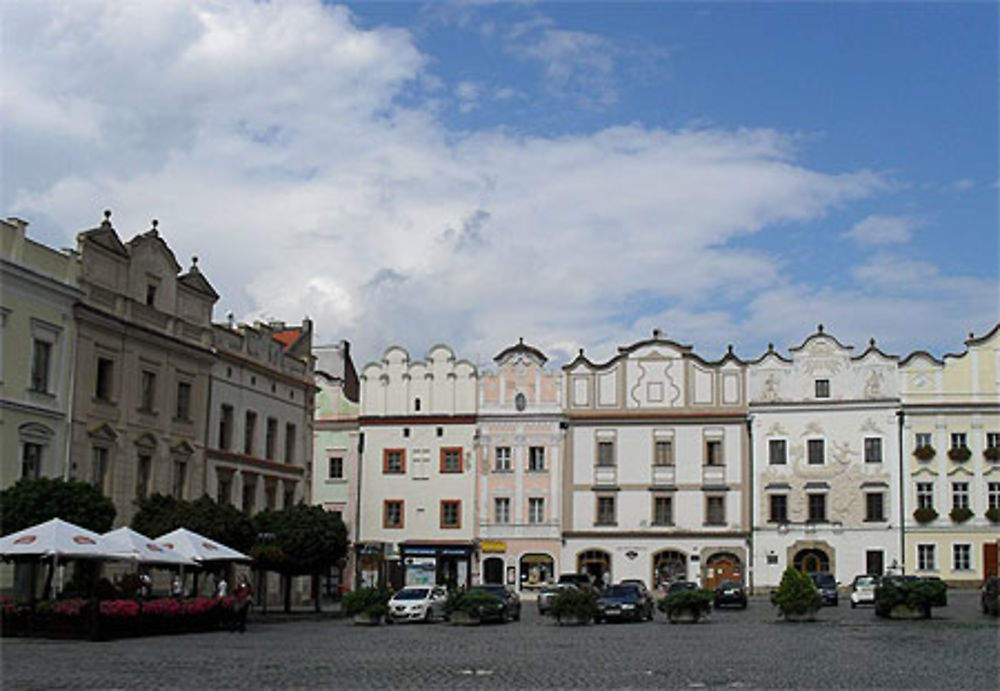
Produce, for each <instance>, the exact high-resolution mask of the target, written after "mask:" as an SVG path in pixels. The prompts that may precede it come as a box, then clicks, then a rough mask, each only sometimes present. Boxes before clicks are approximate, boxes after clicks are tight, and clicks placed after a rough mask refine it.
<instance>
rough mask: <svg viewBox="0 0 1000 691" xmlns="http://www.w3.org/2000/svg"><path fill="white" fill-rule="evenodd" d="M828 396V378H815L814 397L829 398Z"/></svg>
mask: <svg viewBox="0 0 1000 691" xmlns="http://www.w3.org/2000/svg"><path fill="white" fill-rule="evenodd" d="M829 397H830V380H829V379H817V380H816V398H829Z"/></svg>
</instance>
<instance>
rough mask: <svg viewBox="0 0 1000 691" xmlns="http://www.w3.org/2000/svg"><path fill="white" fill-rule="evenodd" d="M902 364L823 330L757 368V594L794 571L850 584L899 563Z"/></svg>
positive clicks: (753, 372)
mask: <svg viewBox="0 0 1000 691" xmlns="http://www.w3.org/2000/svg"><path fill="white" fill-rule="evenodd" d="M897 362H898V358H896V357H894V356H889V355H886V354H885V353H883V352H882V351H881V350H879V349H878V348H877V347H876V346H875V342H874V341H872V342H871V343H870V344H869V346H868V348H867V349H866V350H865V351H864V352H863V353H860V354H857V355H855V354H854V352H853V347H852V346H845V345H843V344H841V343H840V342H838V341H837V339H835V338H834V337H833V336H831V335H829V334H827V333H825V332H824V331H823V327H822V325H820V327H819V329H818V331H817V332H816V333H814V334H812V335H810V336H809V337H808V338H806V339H805V341H804V342H803V343H802V344H801V345H799V346H796V347H793V348H790V349H789V357H787V358H786V357H784V356H782V355H780V354H779V353H777V352H776V351H775V350H774V349H773V348H769V349H768V351H767V352H766V353H765V354H764V355H763V356H762V357H761V358H759V359H758V360H756V361H754V362H753V363H750V364H749V366H748V370H747V380H748V389H749V395H750V407H749V411H750V418H751V432H752V439H753V466H754V482H753V487H754V492H753V497H752V500H753V512H754V534H753V541H754V558H753V577H752V585H753V586H754V587H758V588H759V587H769V586H777V585H778V583H779V582H780V581H781V574H782V572H783V571H784V569H785V568H786V567H788V566H794V567H795V568H797V569H799V570H801V571H805V572H831V573H833V574H835V576H836V578H837V580H839V581H840V582H842V583H850V582H851V580H852V579H853V577H854V576H855V575H857V574H863V573H871V574H878V575H881V574H883V573H884V572H885V571H886V570H887V569H889V568H892V567H895V568H898V567H899V566H900V562H901V550H902V546H901V544H900V536H901V533H900V525H901V523H900V519H901V516H900V472H899V463H900V452H899V443H898V436H899V435H898V415H897V413H898V411H899V406H900V400H899V389H898V385H897V376H896V370H897Z"/></svg>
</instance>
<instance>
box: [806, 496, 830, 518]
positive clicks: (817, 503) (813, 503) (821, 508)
mask: <svg viewBox="0 0 1000 691" xmlns="http://www.w3.org/2000/svg"><path fill="white" fill-rule="evenodd" d="M808 496H809V522H810V523H825V522H826V495H825V494H810V495H808Z"/></svg>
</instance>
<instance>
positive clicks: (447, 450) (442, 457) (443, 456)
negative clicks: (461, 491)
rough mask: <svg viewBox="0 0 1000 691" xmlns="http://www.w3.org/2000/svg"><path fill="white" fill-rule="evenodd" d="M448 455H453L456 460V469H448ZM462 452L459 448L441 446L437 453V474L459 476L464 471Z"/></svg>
mask: <svg viewBox="0 0 1000 691" xmlns="http://www.w3.org/2000/svg"><path fill="white" fill-rule="evenodd" d="M450 454H455V456H456V457H457V459H458V465H457V467H451V468H449V467H448V462H447V459H448V456H449V455H450ZM463 455H464V450H463V449H462V447H461V446H442V447H441V451H440V452H439V459H438V460H439V463H440V465H439V466H438V470H439V472H441V473H442V474H444V475H460V474H461V473H462V472H463V471H464V466H465V459H464V458H463Z"/></svg>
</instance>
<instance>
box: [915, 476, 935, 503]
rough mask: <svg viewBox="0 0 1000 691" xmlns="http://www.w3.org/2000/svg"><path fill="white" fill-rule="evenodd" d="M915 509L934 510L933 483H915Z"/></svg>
mask: <svg viewBox="0 0 1000 691" xmlns="http://www.w3.org/2000/svg"><path fill="white" fill-rule="evenodd" d="M917 508H918V509H933V508H934V483H933V482H918V483H917Z"/></svg>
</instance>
